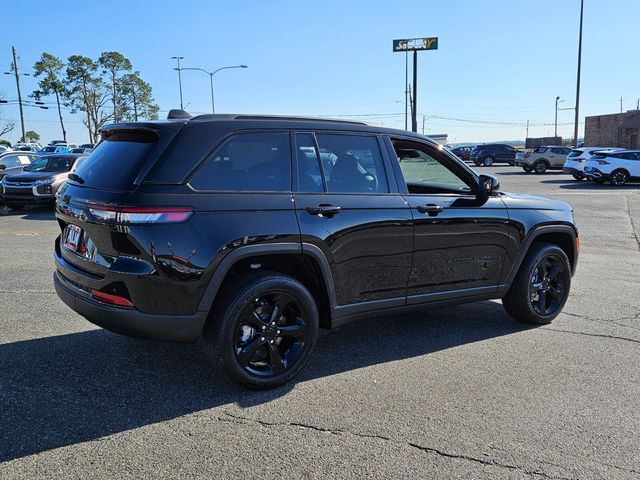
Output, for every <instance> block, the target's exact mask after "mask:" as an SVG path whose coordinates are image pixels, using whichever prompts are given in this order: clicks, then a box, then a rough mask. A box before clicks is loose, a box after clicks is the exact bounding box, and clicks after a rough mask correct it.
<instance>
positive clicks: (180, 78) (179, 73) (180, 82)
mask: <svg viewBox="0 0 640 480" xmlns="http://www.w3.org/2000/svg"><path fill="white" fill-rule="evenodd" d="M171 59H172V60H177V61H178V68H174V70H177V71H178V86H179V87H180V110H184V107H183V106H182V73H181V72H182V69H181V68H180V60H184V57H171Z"/></svg>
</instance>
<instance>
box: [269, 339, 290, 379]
mask: <svg viewBox="0 0 640 480" xmlns="http://www.w3.org/2000/svg"><path fill="white" fill-rule="evenodd" d="M269 362H270V363H271V370H272V371H273V374H274V375H278V374H280V373H282V372H284V371H285V370H286V369H287V366H286V365H285V363H284V362H285V361H284V359H283V358H282V355H280V351H279V350H278V347H277V346H276V345H274V344H272V343H270V344H269Z"/></svg>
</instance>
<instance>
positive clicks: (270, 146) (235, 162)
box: [189, 132, 291, 192]
mask: <svg viewBox="0 0 640 480" xmlns="http://www.w3.org/2000/svg"><path fill="white" fill-rule="evenodd" d="M189 183H190V185H191V186H192V187H193V188H195V189H196V190H220V191H254V192H255V191H276V192H285V191H290V190H291V148H290V145H289V134H288V133H276V132H274V133H244V134H240V135H236V136H234V137H232V138H230V139H229V140H227V141H226V142H225V143H224V144H223V145H222V146H221V147H219V148H218V149H217V150H216V151H215V152H214V153H213V154H212V155H211V156H210V157H209V158H208V159H207V160H205V162H204V164H203V165H202V167H201V168H200V169H199V170H198V172H197V173H196V175H195V176H194V177H193V179H192V180H191V182H189Z"/></svg>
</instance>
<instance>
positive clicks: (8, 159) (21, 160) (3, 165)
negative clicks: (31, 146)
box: [0, 151, 38, 180]
mask: <svg viewBox="0 0 640 480" xmlns="http://www.w3.org/2000/svg"><path fill="white" fill-rule="evenodd" d="M37 156H38V155H37V154H35V153H32V152H12V151H9V152H5V153H3V154H0V180H2V178H3V177H4V176H5V175H12V174H15V173H20V172H22V169H23V168H24V167H26V166H27V165H30V164H31V162H33V160H35V158H36V157H37Z"/></svg>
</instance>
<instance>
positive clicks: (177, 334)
mask: <svg viewBox="0 0 640 480" xmlns="http://www.w3.org/2000/svg"><path fill="white" fill-rule="evenodd" d="M54 259H55V261H56V271H55V272H54V274H53V283H54V286H55V289H56V293H57V294H58V296H59V297H60V299H61V300H62V301H63V302H64V303H66V304H67V306H69V307H70V308H71V309H72V310H75V311H76V312H77V313H78V314H80V315H82V316H83V317H84V318H86V319H87V320H89V321H90V322H91V323H93V324H95V325H98V326H99V327H102V328H105V329H107V330H110V331H112V332H115V333H119V334H122V335H128V336H130V337H138V338H145V339H149V340H164V341H171V342H195V341H197V340H198V339H199V338H200V336H201V333H202V329H203V327H204V324H205V321H206V319H207V312H200V311H198V312H196V313H195V314H193V315H158V314H150V313H143V312H141V311H139V310H136V309H135V308H122V307H116V306H112V305H108V304H105V303H102V302H100V301H98V300H95V299H94V298H92V297H91V294H90V291H89V289H88V288H86V287H83V286H82V285H81V284H79V283H76V282H75V281H74V280H71V278H77V276H78V272H77V271H74V270H76V269H74V267H73V266H72V265H70V264H68V263H67V262H66V261H65V260H64V258H62V257H60V256H58V255H57V254H55V253H54ZM66 273H68V274H69V275H66ZM70 277H71V278H70Z"/></svg>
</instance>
